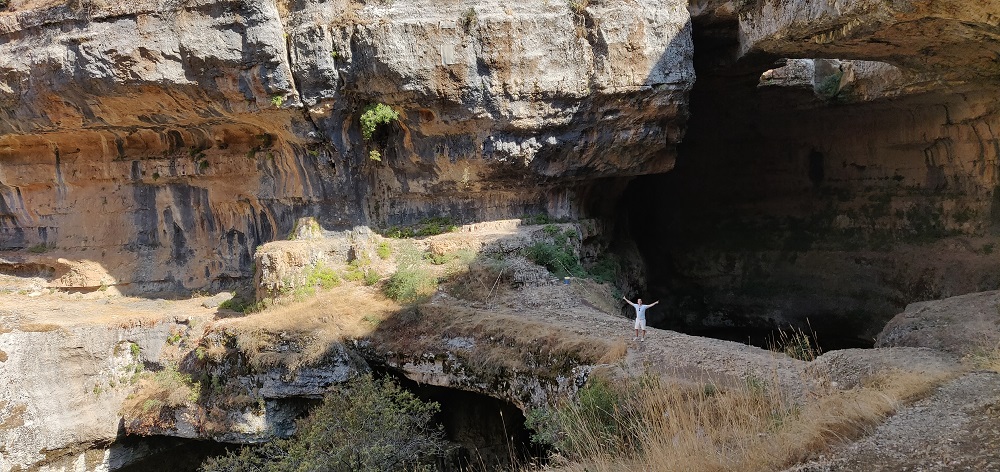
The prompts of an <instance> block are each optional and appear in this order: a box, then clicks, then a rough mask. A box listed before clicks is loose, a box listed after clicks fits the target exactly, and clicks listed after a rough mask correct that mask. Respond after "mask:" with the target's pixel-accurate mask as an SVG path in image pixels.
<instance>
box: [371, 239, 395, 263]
mask: <svg viewBox="0 0 1000 472" xmlns="http://www.w3.org/2000/svg"><path fill="white" fill-rule="evenodd" d="M375 254H377V255H378V257H379V259H382V260H385V259H388V258H389V256H391V255H392V246H390V245H389V243H388V242H387V241H382V242H380V243H378V247H377V248H375Z"/></svg>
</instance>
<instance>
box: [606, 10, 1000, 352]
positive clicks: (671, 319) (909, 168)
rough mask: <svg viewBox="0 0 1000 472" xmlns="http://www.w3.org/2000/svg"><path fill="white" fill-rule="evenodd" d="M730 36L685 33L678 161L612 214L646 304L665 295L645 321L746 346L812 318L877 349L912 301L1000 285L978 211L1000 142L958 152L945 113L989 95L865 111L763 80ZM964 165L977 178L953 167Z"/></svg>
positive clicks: (898, 102)
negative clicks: (635, 264)
mask: <svg viewBox="0 0 1000 472" xmlns="http://www.w3.org/2000/svg"><path fill="white" fill-rule="evenodd" d="M724 30H725V28H722V29H721V30H720V28H719V24H699V23H698V22H697V21H696V23H695V25H694V37H695V67H696V70H697V72H698V81H697V83H696V85H695V87H694V89H693V90H692V93H691V101H690V103H691V105H690V108H691V119H690V121H689V122H688V129H687V133H686V135H685V136H684V141H683V142H682V143H681V144H680V145H679V147H678V158H677V165H676V167H675V168H674V169H673V170H672V171H670V172H668V173H664V174H657V175H647V176H642V177H639V178H636V179H635V180H633V181H632V182H631V183H630V185H629V187H628V189H626V191H625V192H624V195H623V196H622V199H621V204H620V206H619V207H618V212H619V214H621V215H622V217H623V218H625V219H627V223H626V225H627V227H628V228H629V235H630V236H631V237H633V238H634V240H635V244H636V245H637V247H638V249H639V252H640V253H641V254H642V258H643V260H644V266H645V270H646V271H647V283H648V285H647V289H646V290H645V291H644V293H643V298H644V299H647V298H648V299H649V300H657V299H659V300H661V304H660V305H659V306H657V307H655V308H654V309H653V310H652V312H651V313H650V321H651V323H652V324H653V325H654V326H658V327H663V328H669V329H676V330H680V331H684V332H688V333H692V334H705V335H711V336H718V337H723V338H727V339H734V340H743V341H746V340H747V339H765V338H766V337H767V336H768V335H770V334H772V333H773V330H774V329H776V328H780V327H787V326H789V325H792V326H795V327H802V328H805V327H806V326H807V325H806V322H807V321H808V322H809V323H810V324H811V326H812V328H813V329H814V330H815V331H816V332H817V333H819V338H820V344H821V346H822V347H825V348H828V349H830V348H835V347H837V346H845V347H851V346H857V345H870V343H871V342H872V338H873V337H874V335H875V334H876V333H877V332H878V331H879V330H880V329H881V328H882V326H883V325H884V323H885V322H886V321H887V320H888V319H889V318H891V317H892V316H893V315H895V314H897V313H899V312H901V311H902V309H903V307H905V306H906V304H908V303H910V302H913V301H918V300H927V299H934V298H940V297H942V296H947V295H953V294H957V293H965V292H971V291H980V290H989V289H994V288H996V286H997V285H998V284H1000V277H998V276H997V272H998V270H1000V258H998V257H997V255H996V253H995V251H994V243H993V242H992V238H993V235H994V231H995V230H993V229H990V224H992V223H991V220H990V218H991V217H990V216H989V215H991V214H993V213H991V211H992V210H991V209H990V205H989V204H987V205H983V204H982V202H987V203H988V202H992V201H994V199H993V195H994V194H995V191H994V189H993V188H992V184H991V183H990V182H991V180H990V179H989V178H986V177H987V176H988V175H989V172H991V171H989V170H988V169H986V167H984V166H983V164H981V163H985V162H987V161H988V160H989V156H991V155H992V154H994V153H995V149H996V146H995V143H993V144H991V143H990V142H989V141H991V140H981V142H978V143H977V142H976V141H975V140H973V142H972V145H966V144H964V141H963V139H964V138H963V136H966V134H965V132H964V131H961V126H962V125H959V124H957V123H953V122H952V118H951V116H954V115H956V114H958V113H964V112H959V111H956V110H965V109H967V108H968V106H969V105H967V104H968V103H972V102H975V101H976V100H978V99H980V98H983V97H984V96H985V95H989V94H988V93H986V92H984V90H986V91H988V90H989V89H990V88H989V87H987V86H985V85H984V86H983V87H981V89H980V90H979V91H978V92H975V91H971V90H970V91H968V92H959V91H942V92H927V93H921V94H914V95H909V96H903V97H900V98H896V99H893V100H880V101H874V102H860V103H850V102H848V101H845V100H839V99H836V100H835V99H821V98H818V97H817V96H816V95H815V94H814V92H813V90H812V87H810V86H808V84H807V85H805V86H801V85H800V86H799V87H758V81H759V77H760V74H761V72H763V71H764V70H766V69H770V68H773V67H776V66H778V65H781V64H780V63H777V64H775V63H774V61H773V58H744V59H742V60H740V61H737V62H726V61H725V58H726V57H728V56H727V55H728V54H729V53H730V51H731V49H732V48H733V47H734V46H735V44H736V43H735V37H734V36H733V33H734V31H735V30H732V31H731V33H730V34H729V35H728V36H727V34H726V33H725V31H724ZM720 62H721V64H720ZM972 88H973V89H974V88H975V87H972ZM970 97H972V98H970ZM976 97H979V98H976ZM970 113H973V114H975V113H978V112H970ZM989 116H990V115H988V114H987V115H982V116H979V117H978V118H976V119H975V120H979V121H981V122H982V124H981V125H982V126H988V125H987V123H989V122H990V118H989ZM977 122H978V121H977ZM915 129H921V130H927V131H926V134H928V135H930V136H932V137H930V138H926V139H925V138H923V137H919V136H911V135H912V134H913V133H914V132H915ZM923 132H924V131H921V133H923ZM907 136H911V138H912V141H906V140H907V139H911V138H907ZM992 141H995V139H993V140H992ZM943 142H946V143H948V144H947V145H942V144H939V143H943ZM959 147H962V148H963V149H964V151H962V150H959ZM963 153H964V155H963ZM977 154H978V155H979V157H978V158H977V157H976V156H977ZM984 158H985V159H986V160H987V161H983V159H984ZM963 159H964V160H963ZM959 161H961V162H965V164H962V165H964V166H966V167H968V168H973V169H980V168H982V169H983V170H982V171H979V172H980V174H981V177H983V178H980V177H975V176H970V175H968V174H967V171H965V170H961V169H960V168H959V167H960V166H956V167H954V168H951V167H949V166H951V165H952V164H948V162H959ZM824 338H826V339H827V341H824ZM752 342H753V341H752Z"/></svg>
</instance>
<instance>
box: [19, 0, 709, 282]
mask: <svg viewBox="0 0 1000 472" xmlns="http://www.w3.org/2000/svg"><path fill="white" fill-rule="evenodd" d="M9 10H10V11H6V12H0V37H2V38H3V41H2V44H0V58H2V59H0V104H2V105H3V107H4V109H5V110H6V111H5V112H4V113H3V114H0V250H2V249H7V250H17V249H28V248H34V249H37V251H38V252H43V251H44V252H46V253H47V254H52V255H57V257H62V258H65V259H71V260H83V259H86V260H93V261H98V262H99V263H101V264H102V265H104V266H105V268H106V270H107V272H108V273H109V274H110V275H111V277H112V278H113V279H114V280H113V284H117V285H121V286H122V288H123V290H126V291H133V292H139V293H145V292H152V291H168V290H183V289H190V288H197V287H204V286H208V285H211V284H216V285H225V284H227V283H228V282H229V281H232V280H233V279H240V278H247V277H248V276H249V275H250V274H251V273H250V267H251V262H252V260H251V258H252V253H253V251H254V249H255V248H256V247H257V246H258V245H259V244H261V243H263V242H268V241H272V240H275V239H282V238H284V237H285V235H287V234H288V232H289V231H290V230H291V229H292V227H293V225H294V222H295V221H296V220H297V218H299V217H302V216H313V217H315V218H316V219H317V220H318V221H319V223H320V224H321V225H322V226H323V228H324V229H330V230H345V229H349V228H351V227H353V226H354V225H356V224H369V225H373V224H374V225H383V224H386V223H387V222H391V223H397V222H409V221H415V220H416V219H419V218H421V217H423V216H426V215H431V216H437V215H440V214H450V215H451V216H452V217H453V218H455V219H465V218H468V219H485V218H495V217H498V216H520V215H522V214H526V213H533V212H540V211H546V210H547V211H550V212H552V213H553V214H559V215H567V214H577V213H579V212H581V211H583V210H582V207H581V205H582V204H584V203H586V202H585V201H583V200H584V199H585V197H586V198H591V197H589V196H588V195H589V194H588V193H587V192H586V188H587V186H588V185H590V183H591V182H594V181H595V179H601V178H609V177H620V176H628V175H635V174H640V173H648V172H657V171H665V170H668V169H669V168H670V167H671V166H672V163H673V155H674V151H673V149H674V146H675V145H676V143H677V142H679V141H680V138H681V136H682V135H683V130H684V123H685V120H686V116H687V106H686V105H687V102H686V96H687V91H688V90H689V89H690V87H691V85H692V83H693V81H694V74H693V69H692V67H691V63H690V56H691V53H692V44H691V39H690V27H689V17H688V14H687V12H686V10H685V9H684V6H683V4H682V3H681V2H677V1H674V0H642V1H638V0H637V1H634V2H629V3H627V4H620V5H619V4H616V5H611V4H608V5H603V4H601V5H598V4H594V5H591V6H588V7H586V8H583V7H581V8H569V7H567V5H566V4H565V3H564V2H550V3H548V4H545V5H541V6H539V5H537V4H535V3H534V2H528V3H524V2H522V3H517V2H513V3H511V2H506V3H504V2H498V1H495V0H483V1H478V2H474V3H470V4H462V5H459V4H442V3H440V2H432V1H429V0H425V1H419V2H396V3H392V4H383V3H377V2H375V3H358V2H354V1H348V0H338V1H334V2H318V1H317V2H313V1H306V2H293V3H280V2H274V1H266V2H252V3H247V2H239V1H229V0H224V1H215V0H212V1H208V0H190V1H180V0H170V1H158V0H156V1H154V0H146V1H137V2H127V3H113V2H103V1H99V0H92V1H91V0H87V1H82V2H76V3H73V4H71V5H66V4H49V3H44V2H35V1H29V0H14V1H12V2H10V7H9ZM375 103H384V104H387V105H389V106H390V107H392V109H393V110H395V111H396V112H397V113H399V114H400V116H399V119H398V120H397V121H394V122H390V123H388V124H383V125H381V126H379V127H378V129H377V130H376V132H375V133H374V134H373V136H372V138H371V139H370V140H366V139H365V138H363V137H362V132H361V129H360V125H359V117H360V116H361V114H362V113H363V111H364V109H365V108H366V107H367V106H368V105H371V104H375ZM373 152H374V154H373ZM372 156H380V157H379V158H380V159H381V160H374V159H372Z"/></svg>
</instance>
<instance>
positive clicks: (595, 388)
mask: <svg viewBox="0 0 1000 472" xmlns="http://www.w3.org/2000/svg"><path fill="white" fill-rule="evenodd" d="M623 399H624V397H623V395H622V392H618V391H616V390H615V389H614V388H613V387H612V385H611V383H610V382H608V381H607V380H605V379H603V378H600V377H592V378H591V379H590V380H589V381H588V382H587V385H586V386H584V387H583V388H581V389H580V391H579V393H578V394H577V400H576V401H575V402H572V403H567V404H563V405H562V406H560V407H558V408H555V409H538V410H532V411H531V412H529V414H528V416H527V418H526V421H525V426H527V427H528V428H530V429H532V430H534V431H535V432H534V434H533V435H532V438H531V440H532V441H533V442H535V443H538V444H545V445H551V446H553V447H555V448H556V449H557V450H559V451H561V452H563V453H566V454H568V455H569V456H570V457H576V458H580V457H583V456H584V455H586V454H587V453H588V452H590V450H591V449H592V448H595V447H596V448H598V449H603V448H609V449H610V450H624V449H625V448H624V446H626V443H628V442H629V432H628V431H627V430H626V428H624V425H625V423H623V421H622V420H623V419H625V417H623V416H622V415H629V414H630V413H631V412H629V411H628V409H627V405H626V404H624V403H623ZM595 443H596V444H595Z"/></svg>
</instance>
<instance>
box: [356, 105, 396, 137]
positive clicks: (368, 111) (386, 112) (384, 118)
mask: <svg viewBox="0 0 1000 472" xmlns="http://www.w3.org/2000/svg"><path fill="white" fill-rule="evenodd" d="M398 119H399V113H396V111H395V110H393V109H392V107H390V106H389V105H386V104H384V103H376V104H372V105H368V106H367V107H365V111H364V112H363V113H361V136H362V137H363V138H365V141H371V140H372V137H373V136H374V135H375V130H376V129H378V127H379V126H381V125H387V124H389V123H392V122H394V121H396V120H398Z"/></svg>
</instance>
